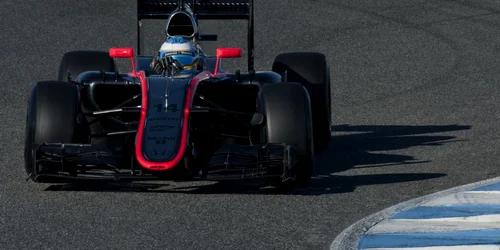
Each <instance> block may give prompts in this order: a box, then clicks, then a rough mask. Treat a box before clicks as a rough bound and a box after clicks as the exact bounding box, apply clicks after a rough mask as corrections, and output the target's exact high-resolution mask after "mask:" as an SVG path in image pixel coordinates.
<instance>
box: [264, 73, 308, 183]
mask: <svg viewBox="0 0 500 250" xmlns="http://www.w3.org/2000/svg"><path fill="white" fill-rule="evenodd" d="M258 112H260V113H261V114H263V115H264V117H265V122H264V126H263V127H262V130H261V137H260V140H261V143H286V144H288V145H292V146H294V147H295V150H296V153H297V164H296V166H295V174H296V179H295V181H293V183H290V184H285V185H286V187H298V186H302V185H305V184H306V183H307V182H308V181H309V180H310V179H311V176H312V174H313V170H314V145H313V144H314V140H313V134H312V119H311V117H312V116H311V106H310V100H309V95H308V93H307V90H306V89H305V88H304V87H303V86H302V85H300V84H299V83H274V84H266V85H264V86H262V88H261V90H260V91H259V94H258Z"/></svg>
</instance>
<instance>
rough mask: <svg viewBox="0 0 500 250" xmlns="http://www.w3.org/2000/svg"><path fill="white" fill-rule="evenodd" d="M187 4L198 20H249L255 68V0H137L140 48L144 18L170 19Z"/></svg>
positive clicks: (139, 50) (250, 65) (250, 55)
mask: <svg viewBox="0 0 500 250" xmlns="http://www.w3.org/2000/svg"><path fill="white" fill-rule="evenodd" d="M183 4H187V5H189V7H190V8H191V10H192V11H193V13H194V16H195V18H196V19H197V20H231V19H232V20H248V69H249V71H253V70H254V59H253V58H254V21H253V0H137V22H138V26H137V27H138V32H137V34H138V42H137V45H138V48H137V53H138V55H139V56H140V55H141V53H142V51H143V49H142V37H143V30H142V26H143V23H142V20H147V19H168V17H169V16H170V14H171V13H172V12H173V11H175V10H176V9H177V8H178V7H180V6H179V5H183Z"/></svg>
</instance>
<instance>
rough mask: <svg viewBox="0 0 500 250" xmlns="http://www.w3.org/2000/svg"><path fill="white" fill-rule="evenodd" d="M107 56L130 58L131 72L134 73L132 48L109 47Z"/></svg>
mask: <svg viewBox="0 0 500 250" xmlns="http://www.w3.org/2000/svg"><path fill="white" fill-rule="evenodd" d="M109 56H110V57H112V58H130V63H131V64H132V74H134V75H136V74H137V72H136V68H135V58H134V48H110V49H109Z"/></svg>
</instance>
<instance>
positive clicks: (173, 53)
mask: <svg viewBox="0 0 500 250" xmlns="http://www.w3.org/2000/svg"><path fill="white" fill-rule="evenodd" d="M158 56H159V59H160V60H164V61H165V62H166V63H167V64H169V66H172V68H173V69H174V70H173V73H174V74H190V73H193V72H196V71H198V70H199V69H200V65H199V64H200V56H199V53H198V49H197V46H196V45H195V44H194V43H193V42H191V41H189V40H187V39H185V38H182V37H170V38H168V39H167V41H165V42H164V43H163V45H162V46H161V48H160V51H159V55H158Z"/></svg>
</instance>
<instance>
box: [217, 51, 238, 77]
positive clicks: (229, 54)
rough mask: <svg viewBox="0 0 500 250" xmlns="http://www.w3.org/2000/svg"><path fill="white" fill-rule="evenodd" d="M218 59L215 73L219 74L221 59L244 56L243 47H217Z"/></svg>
mask: <svg viewBox="0 0 500 250" xmlns="http://www.w3.org/2000/svg"><path fill="white" fill-rule="evenodd" d="M215 54H216V58H217V59H216V61H215V70H214V71H215V72H214V73H213V75H217V72H219V67H220V59H222V58H241V57H242V56H243V50H242V49H241V48H217V50H216V53H215Z"/></svg>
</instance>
